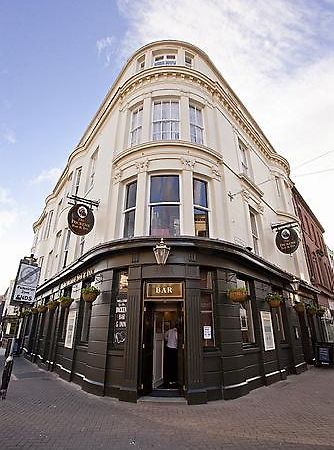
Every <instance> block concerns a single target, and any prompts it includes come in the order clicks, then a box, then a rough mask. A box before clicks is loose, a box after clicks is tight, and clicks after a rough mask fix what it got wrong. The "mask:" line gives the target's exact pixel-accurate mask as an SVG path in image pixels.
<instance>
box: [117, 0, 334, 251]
mask: <svg viewBox="0 0 334 450" xmlns="http://www.w3.org/2000/svg"><path fill="white" fill-rule="evenodd" d="M118 8H119V10H120V13H121V14H123V15H124V16H125V17H126V18H127V20H128V23H129V28H128V31H127V33H126V35H125V36H124V39H123V42H122V43H120V45H119V47H120V48H122V52H123V53H127V56H129V55H130V54H131V53H132V52H133V51H134V50H136V49H137V48H139V47H140V46H142V45H144V44H147V43H148V42H151V41H155V40H161V39H178V40H184V41H187V42H190V43H192V44H194V45H197V46H198V47H199V48H201V49H202V50H204V51H205V52H206V53H207V54H208V56H209V57H210V59H211V60H212V61H213V62H214V64H215V65H216V66H217V68H218V69H219V71H220V72H221V74H222V75H223V77H224V78H225V79H226V80H227V81H228V82H229V84H230V85H231V87H232V89H233V90H234V91H235V92H236V94H237V95H238V97H239V98H240V99H241V101H242V102H243V103H244V105H245V106H246V108H247V109H248V110H249V111H250V113H251V114H252V115H253V117H254V119H255V120H256V121H257V122H258V124H259V125H260V127H261V128H262V130H263V132H264V133H265V135H266V136H267V137H268V138H269V140H270V142H271V143H272V144H273V146H274V148H275V149H276V150H277V152H278V153H280V154H282V155H283V156H285V157H286V158H287V159H288V160H289V162H290V164H291V166H292V167H293V166H298V165H300V164H301V163H302V162H303V161H305V160H308V159H311V158H312V157H314V156H317V155H320V154H322V153H325V152H326V151H329V150H331V149H333V142H334V128H333V125H332V118H333V117H334V89H333V79H334V51H333V49H334V31H333V30H334V4H333V2H332V1H327V2H310V1H309V0H294V1H293V2H291V0H273V1H271V2H265V1H263V0H252V2H249V0H233V1H230V0H206V2H203V1H202V0H183V1H182V2H180V1H179V0H165V1H164V2H163V3H161V1H160V0H131V1H129V0H118ZM333 158H334V155H333V154H329V155H328V156H327V157H326V158H321V159H319V160H317V161H314V162H313V163H312V164H310V165H309V166H305V168H303V169H306V168H307V169H308V171H309V172H311V171H315V170H321V168H322V169H324V168H330V167H334V159H333ZM301 173H302V171H301V169H300V171H297V170H296V171H292V179H293V180H294V181H296V185H297V188H298V190H299V191H300V192H301V194H302V195H303V196H304V197H305V200H307V201H308V202H309V204H310V206H311V208H312V209H313V212H314V213H315V215H316V216H317V217H318V218H319V220H320V222H321V223H322V225H323V226H324V228H325V229H326V230H327V233H328V237H327V238H328V242H329V243H330V245H331V246H332V247H334V230H333V231H331V230H332V223H333V220H334V214H333V212H332V210H331V209H330V208H328V204H326V202H325V201H323V200H322V199H323V198H324V195H325V194H326V193H328V192H331V191H332V183H331V178H332V177H331V175H332V174H331V172H328V173H324V174H321V175H320V177H315V176H310V177H305V178H303V177H298V176H297V175H298V174H301ZM305 173H306V170H305ZM294 175H296V178H295V179H294V178H293V177H294ZM314 177H315V178H314ZM318 180H319V181H318ZM327 233H326V234H327Z"/></svg>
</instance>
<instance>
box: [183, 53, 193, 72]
mask: <svg viewBox="0 0 334 450" xmlns="http://www.w3.org/2000/svg"><path fill="white" fill-rule="evenodd" d="M193 59H194V57H193V56H192V55H190V53H186V54H185V56H184V65H185V66H186V67H189V69H191V68H192V66H193Z"/></svg>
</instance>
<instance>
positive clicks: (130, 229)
mask: <svg viewBox="0 0 334 450" xmlns="http://www.w3.org/2000/svg"><path fill="white" fill-rule="evenodd" d="M136 196H137V181H134V182H133V183H130V184H128V185H127V186H126V197H125V210H124V233H123V237H132V236H133V235H134V231H135V215H136Z"/></svg>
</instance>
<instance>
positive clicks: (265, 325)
mask: <svg viewBox="0 0 334 450" xmlns="http://www.w3.org/2000/svg"><path fill="white" fill-rule="evenodd" d="M260 314H261V323H262V332H263V340H264V349H265V351H267V350H275V339H274V330H273V324H272V321H271V313H270V312H268V311H260Z"/></svg>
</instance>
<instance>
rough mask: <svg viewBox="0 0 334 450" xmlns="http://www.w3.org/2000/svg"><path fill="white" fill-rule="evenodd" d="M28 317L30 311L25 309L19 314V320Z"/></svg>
mask: <svg viewBox="0 0 334 450" xmlns="http://www.w3.org/2000/svg"><path fill="white" fill-rule="evenodd" d="M30 315H31V310H30V309H25V310H24V311H22V312H21V315H20V318H21V319H22V318H23V317H28V316H30Z"/></svg>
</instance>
